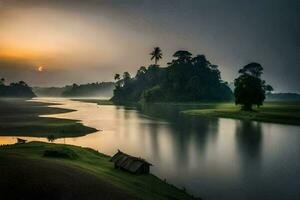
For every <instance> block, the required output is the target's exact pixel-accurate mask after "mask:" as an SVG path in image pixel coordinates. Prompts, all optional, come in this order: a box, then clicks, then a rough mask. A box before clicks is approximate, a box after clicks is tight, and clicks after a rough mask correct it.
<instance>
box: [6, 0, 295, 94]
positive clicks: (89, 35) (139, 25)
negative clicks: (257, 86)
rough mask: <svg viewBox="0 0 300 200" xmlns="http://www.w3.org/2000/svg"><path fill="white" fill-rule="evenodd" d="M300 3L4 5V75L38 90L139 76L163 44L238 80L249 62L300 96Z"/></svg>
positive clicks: (14, 1)
mask: <svg viewBox="0 0 300 200" xmlns="http://www.w3.org/2000/svg"><path fill="white" fill-rule="evenodd" d="M299 9H300V0H269V1H267V0H252V1H248V0H239V1H237V0H226V1H224V0H85V1H80V0H51V1H50V0H0V77H4V78H6V80H7V82H11V81H17V80H24V81H26V82H27V83H29V84H30V85H32V86H63V85H66V84H71V83H87V82H97V81H98V82H101V81H111V80H113V76H114V74H115V73H122V72H124V71H128V72H130V73H131V74H132V75H135V72H136V70H137V69H138V68H139V67H140V66H148V65H150V64H151V63H153V61H151V60H150V55H149V53H150V52H151V50H152V49H153V48H154V47H156V46H159V47H160V48H161V49H162V51H163V59H162V60H161V61H160V62H159V64H160V65H161V66H166V63H167V62H169V61H170V60H171V58H172V55H173V53H174V52H175V51H177V50H179V49H180V50H188V51H190V52H191V53H193V54H194V55H197V54H205V55H206V57H207V58H208V59H209V60H210V61H211V62H212V63H213V64H216V65H218V66H219V69H220V71H221V76H222V79H223V80H225V81H228V82H232V81H233V80H234V78H236V77H237V76H238V73H237V72H238V69H240V68H241V67H243V66H244V65H246V64H248V63H249V62H258V63H260V64H261V65H262V66H263V67H264V75H263V78H264V79H265V80H266V81H267V83H269V84H271V85H272V86H273V87H274V89H275V91H277V92H300V87H299V85H300V66H299V64H300V39H299V35H300V26H299V19H300V12H299Z"/></svg>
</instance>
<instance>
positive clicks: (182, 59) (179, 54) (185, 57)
mask: <svg viewBox="0 0 300 200" xmlns="http://www.w3.org/2000/svg"><path fill="white" fill-rule="evenodd" d="M173 57H175V58H177V60H176V61H177V62H178V63H187V62H189V61H191V58H192V54H191V53H190V52H188V51H183V50H180V51H176V52H175V53H174V55H173Z"/></svg>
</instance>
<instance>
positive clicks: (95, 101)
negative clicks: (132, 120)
mask: <svg viewBox="0 0 300 200" xmlns="http://www.w3.org/2000/svg"><path fill="white" fill-rule="evenodd" d="M72 100H74V101H81V102H86V103H96V104H98V105H113V104H114V103H113V102H112V101H110V100H106V99H88V98H87V99H85V98H84V99H72Z"/></svg>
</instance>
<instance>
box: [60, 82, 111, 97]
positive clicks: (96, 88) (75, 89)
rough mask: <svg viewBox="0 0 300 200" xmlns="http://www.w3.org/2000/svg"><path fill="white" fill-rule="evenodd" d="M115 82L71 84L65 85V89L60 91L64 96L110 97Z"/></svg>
mask: <svg viewBox="0 0 300 200" xmlns="http://www.w3.org/2000/svg"><path fill="white" fill-rule="evenodd" d="M114 87H115V83H113V82H101V83H98V82H97V83H88V84H82V85H77V84H73V85H72V86H66V87H65V88H66V89H65V91H63V92H62V96H64V97H92V96H102V97H111V96H112V93H113V89H114Z"/></svg>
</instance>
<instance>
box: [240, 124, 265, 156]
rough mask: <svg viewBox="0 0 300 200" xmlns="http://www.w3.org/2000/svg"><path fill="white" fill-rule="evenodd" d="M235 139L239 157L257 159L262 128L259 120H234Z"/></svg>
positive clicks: (259, 151)
mask: <svg viewBox="0 0 300 200" xmlns="http://www.w3.org/2000/svg"><path fill="white" fill-rule="evenodd" d="M235 132H236V134H235V135H236V141H237V147H238V150H239V152H238V153H239V154H241V157H242V158H244V159H246V160H248V159H251V160H253V159H258V158H259V157H260V154H261V145H262V139H263V138H262V128H261V124H260V123H259V122H253V121H236V131H235Z"/></svg>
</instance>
